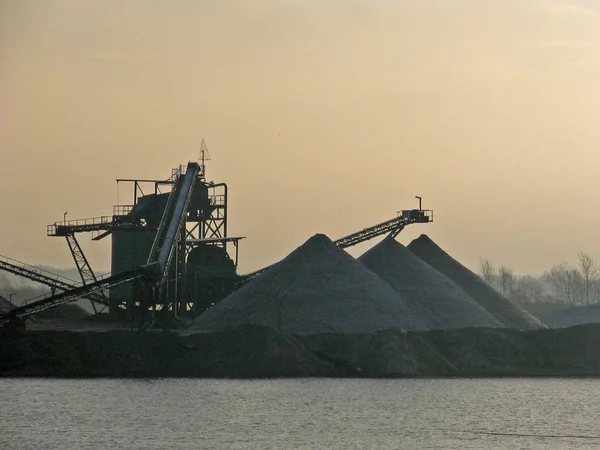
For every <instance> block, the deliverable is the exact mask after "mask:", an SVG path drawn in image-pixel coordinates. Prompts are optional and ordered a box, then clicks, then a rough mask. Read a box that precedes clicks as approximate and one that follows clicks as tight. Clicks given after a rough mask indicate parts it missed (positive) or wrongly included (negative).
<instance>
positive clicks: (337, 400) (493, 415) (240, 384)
mask: <svg viewBox="0 0 600 450" xmlns="http://www.w3.org/2000/svg"><path fill="white" fill-rule="evenodd" d="M599 399H600V380H595V379H541V378H540V379H508V378H507V379H425V380H423V379H420V380H417V379H401V380H371V379H275V380H214V379H156V380H127V379H91V380H65V379H30V378H20V379H0V430H1V431H0V448H2V449H61V450H62V449H170V448H173V449H273V450H275V449H429V448H440V449H453V448H455V449H469V448H472V449H482V448H494V449H517V448H556V449H571V448H573V449H575V448H577V449H579V448H600V401H599Z"/></svg>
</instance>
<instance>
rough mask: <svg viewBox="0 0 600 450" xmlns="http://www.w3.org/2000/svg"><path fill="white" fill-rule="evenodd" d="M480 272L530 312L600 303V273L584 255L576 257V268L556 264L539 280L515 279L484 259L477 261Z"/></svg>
mask: <svg viewBox="0 0 600 450" xmlns="http://www.w3.org/2000/svg"><path fill="white" fill-rule="evenodd" d="M479 272H480V273H479V275H480V276H481V277H482V278H483V280H484V281H485V282H486V283H488V284H489V285H490V286H492V287H494V288H495V289H497V290H498V291H500V292H501V293H502V294H503V295H504V296H505V297H507V298H509V299H511V300H513V301H514V302H516V303H519V304H521V305H523V306H525V307H527V308H529V309H532V310H545V309H555V308H557V307H565V306H578V305H591V304H596V303H600V269H599V266H598V264H597V263H596V261H595V260H594V259H593V258H592V257H591V256H590V255H589V254H587V253H585V252H579V253H578V254H577V261H576V263H575V264H570V263H567V262H563V263H561V264H556V265H554V266H552V267H551V268H550V269H549V270H547V271H546V272H544V273H543V274H542V275H540V276H538V277H534V276H531V275H523V276H519V275H515V273H514V271H513V270H512V269H510V268H509V267H506V266H503V265H501V266H499V267H496V266H495V265H494V263H492V262H491V261H490V260H489V259H485V258H481V259H480V261H479Z"/></svg>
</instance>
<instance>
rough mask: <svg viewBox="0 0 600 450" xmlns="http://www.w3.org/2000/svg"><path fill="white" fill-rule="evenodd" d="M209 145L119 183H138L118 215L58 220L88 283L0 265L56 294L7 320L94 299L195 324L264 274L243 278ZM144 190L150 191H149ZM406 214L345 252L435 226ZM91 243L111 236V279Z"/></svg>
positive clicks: (119, 312) (132, 315) (116, 312)
mask: <svg viewBox="0 0 600 450" xmlns="http://www.w3.org/2000/svg"><path fill="white" fill-rule="evenodd" d="M205 151H206V146H205V144H204V141H202V147H201V158H200V161H198V162H190V163H188V164H187V165H186V166H179V167H177V168H176V169H173V171H172V173H171V176H170V177H169V178H167V179H166V180H152V179H118V180H117V182H118V183H130V184H131V186H132V192H133V196H132V201H131V202H130V203H129V204H126V205H115V206H114V207H113V214H112V215H111V216H101V217H95V218H90V219H83V220H66V213H65V215H64V216H63V221H60V222H55V223H54V224H52V225H48V227H47V235H48V236H51V237H63V238H65V240H66V242H67V245H68V247H69V250H70V252H71V254H72V256H73V260H74V262H75V266H76V268H77V270H78V272H79V275H80V278H81V281H80V282H77V283H75V282H74V281H73V280H68V279H65V278H63V277H58V276H55V275H54V274H51V273H48V272H45V271H43V270H40V269H37V268H35V267H33V266H27V265H25V264H23V263H20V262H18V261H15V260H11V259H10V258H2V259H0V270H5V271H8V272H11V273H14V274H17V275H20V276H24V277H26V278H29V279H31V280H34V281H37V282H40V283H42V284H45V285H46V286H49V287H50V288H51V293H50V294H49V295H47V296H45V297H44V298H41V299H32V301H28V302H26V304H24V305H22V306H21V307H19V308H15V309H13V310H12V311H11V312H9V313H7V314H5V315H4V316H2V317H0V321H6V320H11V321H20V320H24V319H26V318H27V317H29V316H30V315H32V314H35V313H37V312H39V311H43V310H45V309H48V308H51V307H53V306H55V305H58V304H61V303H65V302H70V301H74V300H77V299H80V298H87V299H89V300H90V301H91V303H92V306H93V309H94V311H95V312H104V311H105V310H106V309H108V312H109V314H110V315H112V316H114V318H115V319H117V320H127V321H132V322H133V321H135V322H138V323H139V324H144V323H149V322H153V321H156V320H161V321H162V322H163V323H164V322H169V321H171V320H173V319H176V318H185V317H194V316H197V315H199V314H201V313H202V312H204V311H206V310H207V309H208V308H210V307H211V305H213V304H215V303H216V302H218V301H220V300H221V299H223V298H224V297H225V296H227V295H228V294H229V293H230V292H232V291H233V290H234V289H236V288H237V287H239V286H240V285H241V284H243V283H245V282H247V281H248V280H251V279H252V278H254V277H255V276H257V275H259V274H260V273H262V272H263V271H264V270H266V269H268V268H265V269H262V270H260V271H256V272H254V273H251V274H248V275H244V276H239V275H238V274H237V266H238V257H239V251H238V250H239V242H240V240H241V239H244V238H243V237H231V236H229V235H228V234H227V225H228V223H227V220H228V214H227V205H228V201H227V196H228V190H227V185H226V184H225V183H215V182H212V181H207V179H206V167H205ZM144 190H145V191H146V192H144ZM417 198H418V199H419V208H418V209H412V210H404V211H401V212H399V213H398V214H397V216H396V217H394V218H392V219H390V220H388V221H386V222H382V223H379V224H377V225H374V226H371V227H368V228H365V229H363V230H360V231H358V232H356V233H353V234H351V235H348V236H346V237H343V238H341V239H338V240H337V241H335V243H336V244H337V245H339V246H340V247H342V248H347V247H350V246H352V245H356V244H359V243H361V242H364V241H367V240H369V239H372V238H374V237H377V236H382V235H384V234H391V235H393V236H396V235H397V234H398V233H399V232H400V231H401V230H402V229H403V228H404V227H405V226H406V225H409V224H413V223H428V222H431V221H433V212H432V211H431V210H423V209H421V199H420V198H419V197H417ZM81 233H90V234H91V237H92V240H101V239H105V238H107V237H109V236H110V237H111V239H112V245H111V273H110V275H108V276H104V277H99V276H97V275H96V273H95V272H94V271H93V269H92V267H91V266H90V264H89V261H88V259H87V258H86V256H85V254H84V252H83V250H82V248H81V246H80V245H79V242H78V239H77V235H79V234H81Z"/></svg>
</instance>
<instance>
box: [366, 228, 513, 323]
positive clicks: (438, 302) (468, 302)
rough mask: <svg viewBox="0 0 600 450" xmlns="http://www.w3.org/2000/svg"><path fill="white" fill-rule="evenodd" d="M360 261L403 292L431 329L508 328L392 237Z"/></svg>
mask: <svg viewBox="0 0 600 450" xmlns="http://www.w3.org/2000/svg"><path fill="white" fill-rule="evenodd" d="M359 261H360V262H362V263H363V264H365V265H366V266H367V267H368V268H369V269H371V270H372V271H373V272H375V273H376V274H377V275H379V276H380V277H381V278H383V279H384V280H385V281H387V282H388V284H389V285H390V286H392V287H393V288H394V289H395V290H396V291H397V292H399V293H400V294H401V295H402V298H403V299H404V301H405V302H406V303H407V304H408V306H410V307H411V308H412V310H413V311H415V313H416V314H417V316H418V317H419V318H420V319H421V320H422V321H423V322H425V324H426V325H427V326H428V327H429V328H430V329H434V330H449V329H456V328H466V327H490V328H502V327H504V325H503V324H502V323H501V322H499V321H498V320H497V319H496V318H495V317H494V316H492V315H491V314H490V313H489V312H488V311H487V310H486V309H485V308H483V307H482V306H481V305H479V303H477V302H476V301H475V300H474V299H473V298H471V297H470V296H469V295H467V294H466V293H465V291H463V290H462V289H461V288H460V287H459V286H458V285H457V284H456V283H454V282H453V281H452V280H450V279H449V278H448V277H446V276H445V275H442V274H441V273H440V272H438V271H437V270H436V269H434V268H433V267H431V266H430V265H429V264H427V263H426V262H425V261H423V260H422V259H420V258H419V257H417V256H415V255H414V254H413V253H412V252H411V251H410V250H408V249H407V248H406V247H404V246H403V245H402V244H400V243H399V242H397V241H396V240H395V239H393V238H391V237H387V238H385V239H384V240H383V241H381V242H380V243H379V244H377V245H376V246H375V247H373V248H372V249H370V250H369V251H367V252H366V253H365V254H363V255H362V256H361V257H360V258H359Z"/></svg>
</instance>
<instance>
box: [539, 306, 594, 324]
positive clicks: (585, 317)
mask: <svg viewBox="0 0 600 450" xmlns="http://www.w3.org/2000/svg"><path fill="white" fill-rule="evenodd" d="M536 316H537V317H538V319H540V320H541V321H542V322H544V323H545V324H546V325H547V326H549V327H551V328H564V327H573V326H575V325H583V324H587V323H600V305H586V306H574V307H571V308H565V309H558V310H555V311H546V312H540V313H537V314H536Z"/></svg>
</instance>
